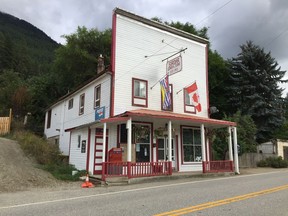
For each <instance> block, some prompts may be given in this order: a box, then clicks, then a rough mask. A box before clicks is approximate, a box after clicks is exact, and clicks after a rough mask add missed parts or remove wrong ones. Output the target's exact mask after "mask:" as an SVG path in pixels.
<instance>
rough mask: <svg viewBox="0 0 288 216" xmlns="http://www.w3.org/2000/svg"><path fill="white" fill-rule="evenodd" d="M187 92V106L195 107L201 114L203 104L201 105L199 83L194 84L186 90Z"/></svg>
mask: <svg viewBox="0 0 288 216" xmlns="http://www.w3.org/2000/svg"><path fill="white" fill-rule="evenodd" d="M185 92H186V94H187V95H186V97H185V98H186V104H187V105H193V106H194V107H195V108H196V110H197V111H198V112H201V110H202V108H201V103H200V97H199V94H198V86H197V83H196V82H194V83H193V84H192V85H190V86H188V87H187V88H185Z"/></svg>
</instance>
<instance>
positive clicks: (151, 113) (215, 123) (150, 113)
mask: <svg viewBox="0 0 288 216" xmlns="http://www.w3.org/2000/svg"><path fill="white" fill-rule="evenodd" d="M127 117H147V118H153V119H155V118H156V119H166V120H177V121H184V122H193V123H197V124H204V125H206V126H210V127H223V126H224V127H225V126H236V125H237V124H236V123H235V122H230V121H224V120H218V119H211V118H204V117H199V116H194V115H187V114H179V113H173V112H167V111H165V112H164V111H156V110H149V109H137V110H130V111H126V112H124V113H122V114H119V115H117V116H113V117H110V118H108V119H102V120H101V122H118V121H123V120H124V121H125V120H127V119H128V118H127Z"/></svg>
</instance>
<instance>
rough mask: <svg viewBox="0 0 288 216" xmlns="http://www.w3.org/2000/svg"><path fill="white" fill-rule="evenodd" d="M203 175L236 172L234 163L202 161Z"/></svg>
mask: <svg viewBox="0 0 288 216" xmlns="http://www.w3.org/2000/svg"><path fill="white" fill-rule="evenodd" d="M202 165H203V173H217V172H234V167H233V161H230V160H225V161H202Z"/></svg>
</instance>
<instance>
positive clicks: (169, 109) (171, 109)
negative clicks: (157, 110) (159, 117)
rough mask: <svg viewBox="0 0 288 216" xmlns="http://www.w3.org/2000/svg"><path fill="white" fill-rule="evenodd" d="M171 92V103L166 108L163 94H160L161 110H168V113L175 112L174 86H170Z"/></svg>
mask: <svg viewBox="0 0 288 216" xmlns="http://www.w3.org/2000/svg"><path fill="white" fill-rule="evenodd" d="M169 90H170V99H171V102H170V104H169V106H168V107H166V108H164V106H163V99H162V93H161V92H160V93H161V109H162V110H166V111H173V85H172V84H169Z"/></svg>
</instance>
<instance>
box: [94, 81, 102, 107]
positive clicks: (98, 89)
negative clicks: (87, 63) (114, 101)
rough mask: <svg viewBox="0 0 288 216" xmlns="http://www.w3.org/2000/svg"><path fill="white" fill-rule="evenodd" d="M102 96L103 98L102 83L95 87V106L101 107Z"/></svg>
mask: <svg viewBox="0 0 288 216" xmlns="http://www.w3.org/2000/svg"><path fill="white" fill-rule="evenodd" d="M100 98H101V85H98V86H96V87H95V90H94V108H95V109H96V108H98V107H100Z"/></svg>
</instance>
